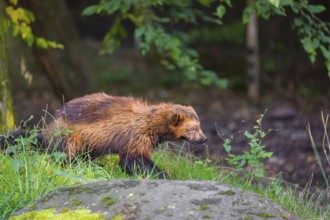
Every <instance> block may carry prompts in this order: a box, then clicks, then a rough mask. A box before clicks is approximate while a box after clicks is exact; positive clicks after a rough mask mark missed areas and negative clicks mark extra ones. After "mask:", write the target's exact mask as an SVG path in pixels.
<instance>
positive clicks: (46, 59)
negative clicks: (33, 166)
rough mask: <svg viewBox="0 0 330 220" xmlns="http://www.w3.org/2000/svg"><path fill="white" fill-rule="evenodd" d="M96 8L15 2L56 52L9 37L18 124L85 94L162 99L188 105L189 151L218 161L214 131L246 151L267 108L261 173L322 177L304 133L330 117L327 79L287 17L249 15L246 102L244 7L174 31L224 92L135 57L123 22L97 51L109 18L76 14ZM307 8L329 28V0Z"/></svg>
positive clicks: (150, 56)
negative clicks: (118, 33) (253, 64)
mask: <svg viewBox="0 0 330 220" xmlns="http://www.w3.org/2000/svg"><path fill="white" fill-rule="evenodd" d="M98 2H99V1H97V0H85V1H79V0H57V1H40V2H39V3H38V4H36V3H35V2H34V1H32V0H27V1H22V2H21V4H22V5H23V6H24V7H26V8H27V9H29V10H31V11H32V12H33V13H34V15H35V17H36V20H35V22H34V23H33V24H32V28H33V30H34V32H35V34H36V35H38V36H41V37H44V38H46V39H51V40H55V41H56V42H59V43H61V44H63V45H64V49H63V50H59V49H58V50H54V49H47V50H45V49H42V48H38V47H29V46H27V45H26V44H25V43H24V42H21V41H19V40H18V39H17V38H13V37H12V36H8V52H9V64H10V65H9V77H10V81H11V87H12V92H13V101H14V109H15V116H16V121H17V124H19V122H20V121H26V120H28V119H29V118H30V116H31V115H33V116H34V117H33V119H31V120H29V123H30V124H36V123H38V121H39V120H40V117H41V116H42V115H44V114H45V110H46V111H47V112H50V113H53V112H54V109H56V108H58V107H60V106H61V105H62V104H63V103H64V102H66V101H68V100H70V99H72V98H75V97H79V96H82V95H84V94H88V93H92V92H99V91H104V92H106V93H110V94H112V95H128V96H137V97H142V98H144V99H148V100H151V101H154V102H159V101H171V102H175V103H180V104H186V105H192V106H193V107H194V108H195V109H196V111H197V112H198V114H199V115H200V118H201V122H202V126H203V129H204V130H205V132H206V134H207V136H208V137H209V138H208V139H209V143H208V150H207V151H206V150H205V148H203V147H200V146H199V147H198V146H196V147H192V148H193V150H194V151H195V152H196V154H198V155H199V156H202V157H208V158H210V159H212V160H214V161H222V160H223V158H224V157H226V154H225V152H224V150H223V149H222V142H223V141H222V140H221V138H220V137H219V136H218V135H217V133H218V131H219V130H220V131H221V132H222V133H224V134H225V135H226V136H228V137H229V136H231V135H232V134H235V136H234V142H233V144H234V147H235V149H234V150H235V151H236V152H241V151H242V150H244V149H245V148H246V147H247V146H246V142H245V141H244V140H243V138H242V135H241V133H243V132H244V130H246V129H250V128H251V124H252V123H253V122H254V121H255V120H256V119H257V118H258V117H259V114H262V113H264V112H265V109H267V112H266V116H265V119H264V125H265V129H268V128H273V129H278V131H276V132H272V133H271V135H270V136H269V138H267V139H266V145H267V146H268V147H269V150H270V151H273V152H274V156H273V157H272V158H271V159H269V160H268V161H266V162H267V163H266V164H267V170H268V172H269V175H272V174H276V173H279V172H283V176H284V178H285V179H287V180H289V181H291V182H295V183H306V182H307V181H308V179H309V178H310V175H312V173H314V174H315V179H316V180H315V181H316V182H317V181H321V179H322V177H321V174H320V173H318V171H317V170H318V166H317V162H316V159H315V156H314V154H313V150H312V148H311V146H310V141H309V138H308V134H307V132H306V129H305V127H306V125H307V123H311V125H312V129H313V131H314V132H315V136H316V137H315V138H316V140H317V143H318V144H321V142H322V132H323V130H322V129H323V127H322V123H321V119H320V112H321V111H324V112H325V113H329V112H330V101H329V100H330V86H329V85H330V78H329V76H328V74H327V69H326V67H325V65H324V60H322V58H320V59H317V60H316V62H315V63H314V64H312V63H311V62H310V60H309V57H308V55H307V54H306V53H305V51H304V49H303V47H302V45H301V43H300V40H299V37H298V36H297V33H296V31H295V30H294V29H293V27H292V25H293V19H294V15H293V14H290V13H288V14H287V16H286V17H280V16H272V17H270V18H269V19H268V20H265V19H262V18H259V19H258V29H259V31H258V36H259V52H260V69H261V71H260V72H261V77H260V99H259V100H258V102H251V101H250V100H249V99H248V96H247V82H248V77H247V69H248V64H247V61H246V60H247V56H248V52H247V49H246V46H245V42H246V40H245V39H246V35H245V33H246V32H245V31H246V26H245V25H243V24H242V11H243V9H244V8H245V7H246V2H245V1H233V7H229V8H228V9H227V12H226V14H225V16H224V17H223V24H222V25H220V26H219V25H215V24H210V23H206V22H205V23H203V22H201V23H198V24H182V25H181V26H180V25H179V28H180V29H181V30H184V32H185V33H188V36H189V40H188V42H189V46H190V47H192V48H194V49H195V50H196V51H198V53H199V58H200V63H201V64H202V65H203V66H204V67H205V68H206V69H210V70H212V71H214V72H215V73H216V74H217V76H218V77H220V78H225V79H227V80H228V87H227V89H219V88H218V87H216V86H214V85H209V86H203V85H200V84H198V83H191V82H190V81H188V80H187V78H186V77H185V76H184V75H183V74H181V72H180V70H172V71H169V70H167V69H166V68H164V66H163V65H162V64H161V58H162V57H161V55H159V54H158V53H156V52H155V51H151V52H149V53H147V54H145V55H142V54H141V51H140V50H139V48H138V45H137V44H138V42H137V41H138V40H139V39H137V38H135V37H134V34H133V32H134V25H133V24H132V23H130V22H129V21H126V22H125V23H124V27H125V29H126V30H127V37H123V38H121V42H122V43H121V47H120V48H119V49H117V50H116V51H114V53H113V54H102V51H104V46H103V45H102V41H103V39H104V37H105V35H106V34H107V32H108V31H109V28H110V26H111V25H112V24H113V22H114V19H115V16H114V15H105V14H101V15H92V16H83V15H82V12H83V10H84V9H85V8H86V7H87V6H90V5H93V4H97V3H98ZM311 2H313V3H314V4H323V5H324V6H325V7H326V8H327V11H326V12H325V13H321V14H320V15H319V17H320V18H321V19H322V20H324V21H327V22H329V21H330V13H329V9H330V2H329V1H321V0H319V1H311ZM209 10H211V11H212V10H214V9H213V8H211V7H210V8H209ZM163 13H166V10H164V12H163ZM168 28H170V27H168ZM215 124H217V126H215ZM217 129H218V130H217ZM239 131H240V132H241V133H238V132H239ZM327 172H330V167H328V170H327Z"/></svg>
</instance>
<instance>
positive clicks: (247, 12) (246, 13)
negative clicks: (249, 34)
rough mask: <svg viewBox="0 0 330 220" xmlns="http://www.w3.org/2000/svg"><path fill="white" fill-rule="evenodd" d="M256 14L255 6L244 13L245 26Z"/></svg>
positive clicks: (246, 9)
mask: <svg viewBox="0 0 330 220" xmlns="http://www.w3.org/2000/svg"><path fill="white" fill-rule="evenodd" d="M254 12H255V9H254V6H253V5H250V6H248V7H246V8H245V9H244V11H243V24H247V23H248V22H249V20H250V17H251V15H252V14H253V13H254Z"/></svg>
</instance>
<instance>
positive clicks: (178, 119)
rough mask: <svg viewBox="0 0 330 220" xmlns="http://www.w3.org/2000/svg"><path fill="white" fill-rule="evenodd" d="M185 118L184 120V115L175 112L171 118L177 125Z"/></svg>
mask: <svg viewBox="0 0 330 220" xmlns="http://www.w3.org/2000/svg"><path fill="white" fill-rule="evenodd" d="M183 120H184V116H183V115H182V114H179V113H174V114H173V115H172V118H171V122H172V124H173V125H176V126H177V125H179V124H181V123H182V122H183Z"/></svg>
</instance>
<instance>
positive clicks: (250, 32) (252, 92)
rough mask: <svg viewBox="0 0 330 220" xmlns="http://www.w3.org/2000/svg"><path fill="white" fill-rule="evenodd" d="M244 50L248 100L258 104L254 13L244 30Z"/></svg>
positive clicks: (256, 25) (257, 63) (250, 1)
mask: <svg viewBox="0 0 330 220" xmlns="http://www.w3.org/2000/svg"><path fill="white" fill-rule="evenodd" d="M247 2H248V4H253V3H254V0H248V1H247ZM246 48H247V65H248V66H247V75H248V82H247V85H248V98H249V99H250V101H252V102H253V103H255V104H256V103H258V102H259V99H260V94H259V81H260V60H259V39H258V20H257V15H256V13H253V14H252V15H251V17H250V19H249V22H248V24H247V29H246Z"/></svg>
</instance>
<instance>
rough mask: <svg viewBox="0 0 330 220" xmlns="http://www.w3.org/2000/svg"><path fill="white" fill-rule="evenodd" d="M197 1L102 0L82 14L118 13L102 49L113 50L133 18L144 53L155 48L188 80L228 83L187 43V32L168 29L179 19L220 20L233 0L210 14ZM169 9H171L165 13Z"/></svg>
mask: <svg viewBox="0 0 330 220" xmlns="http://www.w3.org/2000/svg"><path fill="white" fill-rule="evenodd" d="M198 2H199V4H200V5H201V6H202V7H209V6H210V4H211V3H212V2H214V1H213V0H200V1H198ZM193 4H194V1H192V0H188V1H165V0H158V1H140V0H135V1H120V0H111V1H109V0H101V1H100V3H99V4H97V5H92V6H89V7H87V8H85V10H84V11H83V15H86V16H89V15H93V14H109V15H115V21H114V22H113V25H112V27H111V28H110V30H109V31H108V33H107V34H106V36H105V38H104V45H105V47H104V49H103V50H102V53H107V52H108V53H112V52H113V51H114V50H115V49H116V48H118V47H119V46H120V38H121V37H124V36H126V30H125V29H124V27H123V25H122V22H123V21H124V20H130V21H131V22H132V23H133V24H134V25H135V26H136V28H135V37H136V38H137V39H139V41H140V43H139V48H140V50H141V52H142V54H146V53H148V52H150V51H151V50H154V49H155V50H156V51H157V53H158V54H160V55H161V63H162V64H163V65H164V66H165V67H166V68H167V69H169V70H176V69H179V70H180V71H182V72H183V74H184V75H185V76H186V78H187V79H188V80H189V81H193V82H199V83H200V84H202V85H210V84H215V85H216V86H218V87H219V88H225V87H226V86H227V83H228V82H227V80H225V79H219V77H218V76H217V74H216V73H215V72H213V71H211V70H207V69H205V68H204V67H203V66H202V65H201V64H200V63H199V57H198V53H197V51H195V50H193V49H192V48H190V47H188V46H187V41H188V40H187V36H186V34H185V33H184V32H183V31H181V30H179V29H175V30H174V31H169V30H168V29H169V28H168V27H171V29H173V27H174V26H175V25H176V24H177V23H179V22H183V23H190V24H197V23H198V22H199V21H200V20H201V21H203V22H209V23H210V22H211V23H216V24H221V23H222V22H221V18H222V17H223V16H224V14H225V12H226V9H225V6H224V4H226V5H227V6H230V1H229V0H226V1H224V4H220V5H219V6H218V7H217V9H216V12H215V13H214V14H213V15H212V16H209V15H207V14H205V13H204V12H203V11H202V10H200V9H198V8H194V7H193ZM165 9H168V13H167V12H166V13H164V11H165Z"/></svg>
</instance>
